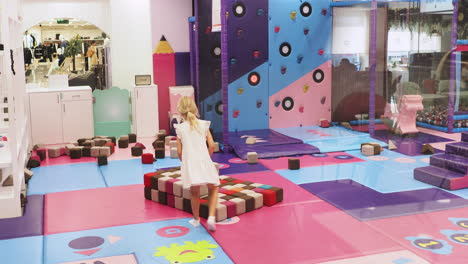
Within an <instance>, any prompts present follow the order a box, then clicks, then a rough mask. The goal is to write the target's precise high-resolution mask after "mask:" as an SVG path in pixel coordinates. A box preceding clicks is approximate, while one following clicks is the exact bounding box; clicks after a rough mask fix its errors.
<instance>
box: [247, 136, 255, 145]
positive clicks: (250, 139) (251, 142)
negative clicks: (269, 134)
mask: <svg viewBox="0 0 468 264" xmlns="http://www.w3.org/2000/svg"><path fill="white" fill-rule="evenodd" d="M255 143H257V139H256V138H254V137H248V138H247V139H246V140H245V144H248V145H253V144H255Z"/></svg>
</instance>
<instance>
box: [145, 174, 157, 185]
mask: <svg viewBox="0 0 468 264" xmlns="http://www.w3.org/2000/svg"><path fill="white" fill-rule="evenodd" d="M156 175H158V174H157V173H156V172H149V173H145V174H144V175H143V185H145V186H146V187H149V188H152V185H151V181H152V178H153V176H156Z"/></svg>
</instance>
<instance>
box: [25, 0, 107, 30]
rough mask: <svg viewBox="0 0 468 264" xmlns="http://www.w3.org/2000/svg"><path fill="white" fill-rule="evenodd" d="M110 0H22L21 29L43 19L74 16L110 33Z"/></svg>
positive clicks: (27, 27)
mask: <svg viewBox="0 0 468 264" xmlns="http://www.w3.org/2000/svg"><path fill="white" fill-rule="evenodd" d="M109 1H110V0H23V29H24V30H27V29H29V28H30V27H32V26H34V25H36V24H38V23H39V22H41V21H44V20H51V19H56V18H76V19H79V20H83V21H87V22H90V23H92V24H94V25H96V26H97V27H99V28H100V29H102V30H103V31H104V32H106V33H108V34H110V31H111V21H112V20H111V17H110V12H109Z"/></svg>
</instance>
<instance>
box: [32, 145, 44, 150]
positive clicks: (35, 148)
mask: <svg viewBox="0 0 468 264" xmlns="http://www.w3.org/2000/svg"><path fill="white" fill-rule="evenodd" d="M40 148H45V145H44V144H36V145H34V146H33V150H37V149H40Z"/></svg>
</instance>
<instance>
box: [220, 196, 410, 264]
mask: <svg viewBox="0 0 468 264" xmlns="http://www.w3.org/2000/svg"><path fill="white" fill-rule="evenodd" d="M232 222H233V224H228V225H221V224H218V226H217V229H218V230H217V231H216V232H214V233H212V236H213V237H214V238H215V239H216V241H217V242H218V243H219V244H220V245H221V246H222V247H223V249H224V251H225V252H226V253H227V254H228V255H229V256H230V257H231V258H232V260H233V261H234V263H270V264H274V263H281V264H283V263H320V262H324V261H331V260H338V259H345V258H352V257H359V256H364V255H371V254H378V253H384V252H391V251H397V250H401V249H402V248H401V246H399V245H398V244H397V243H395V242H393V241H392V240H390V239H388V238H387V237H386V236H384V235H382V234H380V233H379V232H376V231H375V230H374V229H373V228H369V226H367V225H366V224H363V223H361V222H359V221H357V220H355V219H353V218H352V217H350V216H348V215H347V214H345V213H343V212H341V211H340V210H338V209H336V208H335V207H333V206H331V205H329V204H327V203H325V202H315V203H304V204H295V205H288V206H278V207H266V208H262V209H261V210H255V211H253V212H250V213H248V214H243V215H241V216H240V217H239V221H238V222H236V221H232Z"/></svg>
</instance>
